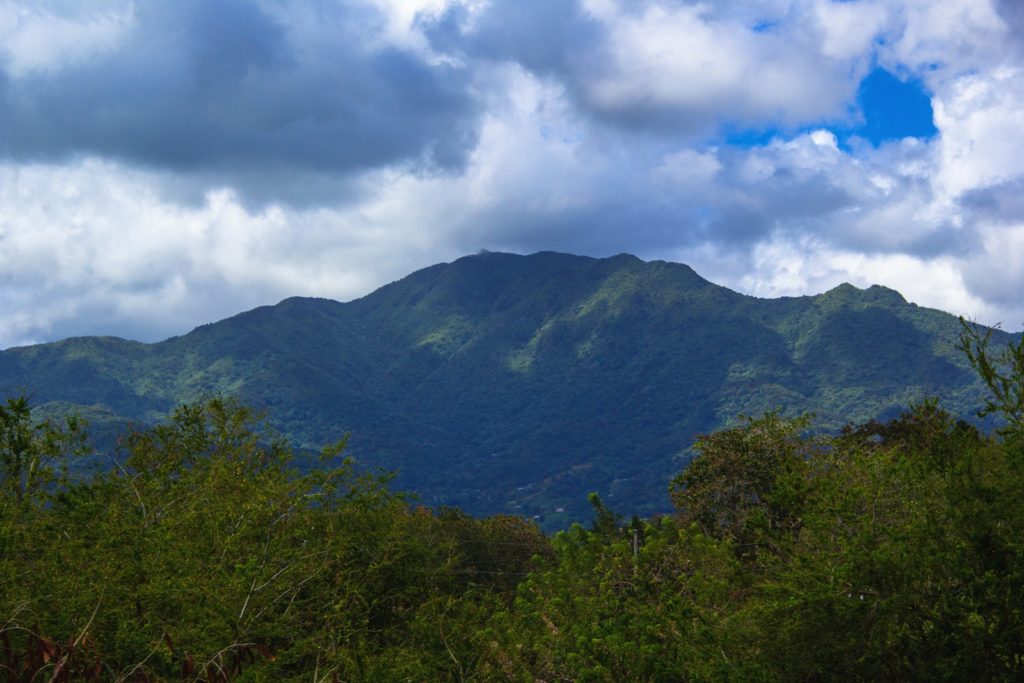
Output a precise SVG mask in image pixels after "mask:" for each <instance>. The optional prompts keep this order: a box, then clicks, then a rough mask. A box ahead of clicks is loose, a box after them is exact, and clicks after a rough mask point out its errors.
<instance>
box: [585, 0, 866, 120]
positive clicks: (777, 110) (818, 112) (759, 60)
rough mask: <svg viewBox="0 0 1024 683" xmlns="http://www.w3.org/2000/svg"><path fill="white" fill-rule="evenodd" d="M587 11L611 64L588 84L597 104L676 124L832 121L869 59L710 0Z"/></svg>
mask: <svg viewBox="0 0 1024 683" xmlns="http://www.w3.org/2000/svg"><path fill="white" fill-rule="evenodd" d="M590 9H591V12H592V13H593V15H594V16H595V17H598V18H599V19H600V20H601V21H602V22H603V24H604V25H605V26H606V27H607V29H608V38H607V45H605V46H604V50H605V51H606V53H607V57H606V60H607V63H606V64H603V65H602V64H599V65H598V66H597V67H595V68H594V71H595V72H596V73H594V74H592V75H591V76H590V78H589V79H588V80H587V81H586V82H585V83H584V86H583V87H584V91H585V93H586V95H587V97H588V99H589V101H590V102H591V103H592V104H593V105H594V106H595V107H597V108H598V109H600V110H604V111H607V112H610V113H616V114H619V115H623V116H644V115H645V112H646V115H652V112H653V115H657V113H658V111H659V110H661V111H662V114H663V115H664V116H665V117H666V118H668V117H671V118H672V119H673V120H674V121H675V123H676V125H682V126H684V127H687V126H688V127H690V128H691V129H694V128H695V129H697V130H701V129H704V130H706V129H707V128H708V127H709V126H710V127H713V126H714V125H716V124H717V123H720V122H721V121H722V120H726V121H733V122H742V123H746V124H753V125H771V124H782V125H799V124H802V123H805V122H808V121H814V120H821V119H838V118H841V117H842V116H843V114H844V104H845V103H846V102H848V101H849V100H850V99H851V96H852V94H853V92H854V90H855V88H856V83H857V80H858V79H857V74H858V73H860V72H861V71H862V70H863V68H864V67H865V66H866V62H865V61H864V56H865V55H864V54H863V53H856V54H854V53H852V52H851V51H849V50H848V49H846V50H845V51H844V50H840V49H838V48H835V46H833V45H832V44H833V43H835V40H832V39H830V38H828V36H827V35H826V50H825V52H824V53H822V51H821V49H820V48H819V45H818V44H817V43H818V42H819V41H818V37H817V36H816V35H815V34H814V33H813V32H810V31H807V30H805V29H806V27H805V26H803V25H802V24H795V25H787V24H782V25H779V26H778V27H769V28H768V29H765V30H758V28H757V27H751V26H750V25H748V23H745V22H744V21H739V20H737V18H736V17H735V16H718V15H716V14H715V12H716V11H717V10H718V8H717V7H716V6H715V5H711V4H703V3H701V4H694V5H690V4H675V3H672V4H670V3H655V2H652V3H649V4H647V5H646V6H645V7H644V9H643V10H642V11H635V10H628V9H624V8H623V7H621V6H618V5H613V4H611V3H600V4H597V3H591V5H590ZM744 19H747V20H749V17H744ZM830 41H831V42H830ZM833 48H835V49H833ZM680 121H681V122H682V123H680Z"/></svg>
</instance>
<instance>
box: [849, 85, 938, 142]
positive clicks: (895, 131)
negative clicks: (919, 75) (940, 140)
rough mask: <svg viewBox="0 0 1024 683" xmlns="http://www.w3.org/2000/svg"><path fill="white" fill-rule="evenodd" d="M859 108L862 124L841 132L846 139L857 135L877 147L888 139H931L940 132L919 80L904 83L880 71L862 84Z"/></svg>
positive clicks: (930, 104) (926, 94)
mask: <svg viewBox="0 0 1024 683" xmlns="http://www.w3.org/2000/svg"><path fill="white" fill-rule="evenodd" d="M857 106H858V108H859V109H860V111H861V114H862V116H863V122H862V123H861V125H859V126H856V127H854V128H852V129H849V130H841V131H837V132H838V133H840V135H841V136H842V137H847V136H848V135H857V136H859V137H862V138H864V139H866V140H868V141H869V142H871V144H873V145H875V146H876V147H877V146H878V145H880V144H881V143H883V142H886V141H887V140H900V139H903V138H907V137H911V138H930V137H933V136H934V135H935V134H936V133H938V132H939V131H938V129H937V128H936V127H935V119H934V115H933V112H932V103H931V97H930V96H929V95H928V92H927V91H926V90H925V88H924V85H923V84H922V83H921V81H919V80H914V79H911V80H906V81H903V80H900V79H899V78H897V77H896V76H894V75H893V74H891V73H890V72H888V71H886V70H885V69H881V68H876V69H875V70H874V71H872V72H871V73H870V74H868V76H867V78H865V79H864V80H863V81H861V83H860V88H859V89H858V91H857Z"/></svg>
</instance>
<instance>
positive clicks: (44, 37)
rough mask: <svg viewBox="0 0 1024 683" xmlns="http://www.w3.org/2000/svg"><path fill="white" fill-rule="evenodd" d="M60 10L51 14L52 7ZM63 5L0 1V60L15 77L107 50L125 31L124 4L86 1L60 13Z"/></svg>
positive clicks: (127, 12) (127, 6)
mask: <svg viewBox="0 0 1024 683" xmlns="http://www.w3.org/2000/svg"><path fill="white" fill-rule="evenodd" d="M58 7H59V9H60V10H62V13H57V11H56V10H57V9H58ZM68 9H69V8H68V6H67V5H66V4H64V5H60V6H57V5H56V4H55V3H47V2H39V3H34V4H31V5H26V4H24V3H19V2H12V1H11V0H2V1H0V61H2V63H3V66H4V68H5V70H6V71H7V72H8V73H9V74H10V75H11V76H13V77H15V78H19V77H22V76H25V75H26V74H29V73H32V72H38V71H44V72H45V71H56V70H59V69H61V68H62V67H63V66H65V65H67V64H69V63H73V62H76V61H79V60H82V59H87V58H89V57H93V56H96V55H99V54H103V53H105V52H109V51H112V50H113V49H115V47H116V46H117V45H118V43H119V42H120V41H121V40H123V38H124V37H125V35H126V34H127V33H128V31H129V30H130V29H131V27H132V24H133V21H134V12H133V8H132V5H131V3H130V2H125V1H123V0H121V1H112V2H99V3H96V2H90V3H88V7H74V8H73V9H74V13H73V14H72V15H70V16H68V15H67V14H65V13H64V12H66V11H67V10H68Z"/></svg>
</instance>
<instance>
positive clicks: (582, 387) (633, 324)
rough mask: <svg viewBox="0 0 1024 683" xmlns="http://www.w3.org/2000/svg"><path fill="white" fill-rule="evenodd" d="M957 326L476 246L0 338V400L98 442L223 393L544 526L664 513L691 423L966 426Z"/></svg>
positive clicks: (872, 301) (293, 432)
mask: <svg viewBox="0 0 1024 683" xmlns="http://www.w3.org/2000/svg"><path fill="white" fill-rule="evenodd" d="M959 331H960V326H959V323H958V321H957V319H956V318H955V317H953V316H950V315H948V314H945V313H942V312H939V311H934V310H929V309H924V308H919V307H917V306H915V305H913V304H909V303H907V302H906V301H905V300H904V299H903V298H902V297H901V296H900V295H899V294H898V293H897V292H894V291H892V290H889V289H886V288H884V287H877V286H876V287H871V288H869V289H866V290H860V289H857V288H855V287H852V286H850V285H841V286H840V287H837V288H835V289H833V290H831V291H828V292H825V293H824V294H820V295H818V296H811V297H795V298H782V299H771V300H767V299H757V298H754V297H749V296H744V295H741V294H738V293H736V292H733V291H731V290H729V289H726V288H724V287H720V286H717V285H714V284H712V283H710V282H708V281H706V280H704V279H702V278H701V277H700V276H698V275H697V274H696V273H695V272H694V271H693V270H692V269H691V268H689V267H687V266H685V265H681V264H675V263H666V262H661V261H654V262H644V261H641V260H639V259H637V258H634V257H632V256H626V255H620V256H616V257H613V258H608V259H593V258H587V257H580V256H570V255H565V254H556V253H539V254H534V255H532V256H516V255H511V254H500V253H482V254H478V255H476V256H469V257H465V258H462V259H459V260H457V261H455V262H453V263H450V264H439V265H436V266H432V267H430V268H426V269H424V270H421V271H418V272H416V273H413V274H412V275H409V276H408V277H406V278H404V279H402V280H400V281H397V282H394V283H392V284H390V285H387V286H385V287H382V288H381V289H379V290H377V291H376V292H373V293H372V294H370V295H368V296H366V297H363V298H361V299H358V300H355V301H352V302H349V303H339V302H336V301H330V300H323V299H300V298H295V299H287V300H285V301H283V302H281V303H280V304H278V305H276V306H267V307H261V308H257V309H255V310H252V311H248V312H246V313H242V314H240V315H237V316H234V317H232V318H229V319H227V320H222V321H220V322H217V323H214V324H210V325H204V326H201V327H199V328H197V329H195V330H193V331H192V332H190V333H188V334H186V335H184V336H181V337H174V338H171V339H168V340H166V341H163V342H160V343H156V344H141V343H137V342H131V341H125V340H122V339H114V338H74V339H67V340H64V341H60V342H56V343H52V344H42V345H38V346H31V347H23V348H12V349H7V350H5V351H2V352H0V391H2V392H4V393H6V394H8V395H11V394H16V393H19V392H21V391H26V392H27V393H28V394H29V395H30V396H31V397H32V400H33V403H34V405H36V406H37V407H38V408H39V409H40V410H41V411H42V412H43V413H46V412H49V413H58V412H66V411H68V410H76V411H78V412H80V413H82V414H83V415H84V416H86V417H87V418H88V419H89V420H90V422H91V423H92V425H93V426H92V433H93V435H94V437H95V438H97V439H98V440H99V441H101V442H102V441H103V440H104V439H108V440H112V438H113V435H114V434H115V433H117V431H118V430H119V429H120V428H121V427H123V425H124V424H125V423H127V422H128V421H137V422H142V423H151V422H155V421H156V420H157V419H159V418H161V417H163V416H164V415H166V414H167V412H168V411H169V410H171V409H172V408H173V407H174V406H176V405H178V404H179V403H181V402H183V401H186V400H190V399H194V398H196V397H198V396H201V395H204V394H209V393H222V394H230V395H234V396H237V397H239V398H240V399H241V400H242V401H243V402H245V403H247V404H250V405H253V406H255V407H257V408H261V409H265V410H266V411H267V413H268V415H269V418H270V421H271V423H272V424H273V425H274V426H275V427H276V428H278V429H279V430H280V431H282V432H283V433H284V434H285V435H286V436H287V437H289V438H290V439H291V440H292V441H293V442H294V443H296V444H297V445H300V446H303V447H309V448H312V447H318V446H320V445H322V442H323V441H325V440H331V439H334V438H336V437H338V436H341V435H342V434H343V433H345V432H352V441H351V449H352V450H351V452H352V453H353V454H354V455H355V456H356V458H357V459H358V461H359V462H360V463H361V464H362V465H363V466H367V467H371V468H376V467H381V468H385V469H389V470H396V471H397V472H398V479H397V481H396V482H395V486H396V487H397V488H404V489H410V490H415V491H417V492H418V493H419V495H420V496H421V499H422V500H423V501H424V502H426V503H430V504H441V503H444V504H452V505H458V506H461V507H463V508H464V509H466V510H469V511H472V512H474V513H496V512H515V513H518V514H524V515H537V516H540V517H541V521H542V522H543V523H544V525H545V526H548V527H554V526H564V525H565V524H566V523H568V522H569V521H571V520H573V519H577V518H580V517H581V516H583V515H584V513H585V510H584V508H586V506H587V504H586V498H585V495H586V492H587V491H590V490H595V491H599V492H600V493H601V495H602V496H603V497H604V498H605V499H606V500H608V501H609V503H610V504H611V505H613V506H614V507H615V508H616V509H619V510H623V511H634V510H635V511H637V512H640V513H649V512H652V511H654V510H657V509H661V508H662V507H664V506H665V505H666V502H665V496H664V491H666V487H667V485H668V481H669V478H670V476H671V475H672V474H674V473H676V472H677V471H678V470H679V469H680V467H681V466H682V465H683V464H685V462H686V460H687V458H688V457H689V456H688V448H689V446H690V445H691V444H692V443H693V440H694V437H695V435H697V434H698V433H702V432H708V431H711V430H713V429H716V428H720V427H722V426H724V425H728V424H732V423H733V421H734V420H735V419H736V417H737V416H738V415H739V414H741V413H743V414H749V415H759V414H761V413H763V412H764V411H766V410H771V409H778V410H780V411H781V412H783V413H784V414H789V415H793V414H798V413H802V412H805V411H810V412H813V413H815V414H816V416H817V420H816V422H815V424H816V425H818V426H819V427H820V428H823V429H835V428H838V427H840V426H841V425H843V424H845V423H847V422H850V421H855V422H859V421H864V420H867V419H870V418H872V417H876V416H882V417H892V416H895V415H896V414H897V413H898V411H899V410H900V409H901V408H904V407H905V406H907V405H908V404H910V403H912V402H915V401H918V400H920V399H922V398H924V397H927V396H933V395H936V396H937V395H941V396H942V397H943V401H944V403H943V405H944V406H945V407H946V408H947V409H948V410H950V411H951V412H953V413H955V414H958V415H961V416H965V417H970V416H971V415H972V414H973V411H974V410H975V409H976V408H977V406H979V405H981V404H982V403H981V396H982V395H983V392H982V390H981V387H980V386H979V384H978V382H977V380H976V379H975V378H974V376H973V374H972V373H971V372H970V371H969V369H968V368H967V366H966V364H965V362H964V360H963V359H962V358H960V356H959V353H958V352H957V351H956V350H955V347H954V345H955V342H956V340H957V338H958V336H959ZM996 335H997V337H996V341H997V343H998V342H999V341H1000V340H1001V339H1005V338H1008V335H1003V334H1002V333H996Z"/></svg>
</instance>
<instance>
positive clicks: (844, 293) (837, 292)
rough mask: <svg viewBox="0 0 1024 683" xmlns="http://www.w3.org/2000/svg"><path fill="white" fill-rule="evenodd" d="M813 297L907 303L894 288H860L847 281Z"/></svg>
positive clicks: (878, 286) (850, 301)
mask: <svg viewBox="0 0 1024 683" xmlns="http://www.w3.org/2000/svg"><path fill="white" fill-rule="evenodd" d="M814 298H815V299H819V300H821V301H838V302H842V303H860V304H880V305H894V304H896V305H898V304H905V303H907V300H906V299H905V298H904V297H903V295H902V294H900V293H899V292H897V291H896V290H895V289H890V288H889V287H885V286H883V285H871V286H870V287H868V288H866V289H861V288H859V287H856V286H854V285H851V284H850V283H849V282H843V283H842V284H840V285H837V286H835V287H833V288H832V289H830V290H828V291H826V292H823V293H822V294H818V295H817V296H816V297H814Z"/></svg>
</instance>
